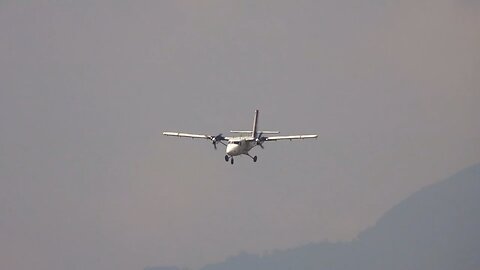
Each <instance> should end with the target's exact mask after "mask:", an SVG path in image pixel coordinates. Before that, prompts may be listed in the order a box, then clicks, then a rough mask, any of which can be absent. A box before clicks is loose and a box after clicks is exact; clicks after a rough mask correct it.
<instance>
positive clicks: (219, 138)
mask: <svg viewBox="0 0 480 270" xmlns="http://www.w3.org/2000/svg"><path fill="white" fill-rule="evenodd" d="M210 140H212V144H213V148H215V150H217V142H219V143H221V144H223V145H225V144H224V143H223V142H222V140H225V137H223V135H222V133H220V134H218V135H217V136H210Z"/></svg>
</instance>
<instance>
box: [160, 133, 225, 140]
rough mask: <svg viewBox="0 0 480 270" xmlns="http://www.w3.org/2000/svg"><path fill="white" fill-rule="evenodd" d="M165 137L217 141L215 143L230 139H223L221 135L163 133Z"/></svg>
mask: <svg viewBox="0 0 480 270" xmlns="http://www.w3.org/2000/svg"><path fill="white" fill-rule="evenodd" d="M163 135H165V136H174V137H186V138H192V139H207V140H213V139H215V141H228V140H229V137H223V136H222V134H219V135H217V136H210V135H204V134H190V133H181V132H163Z"/></svg>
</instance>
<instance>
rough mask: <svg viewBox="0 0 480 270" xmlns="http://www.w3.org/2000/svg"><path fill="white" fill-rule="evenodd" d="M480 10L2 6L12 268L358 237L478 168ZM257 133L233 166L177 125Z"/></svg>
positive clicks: (185, 260) (129, 264)
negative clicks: (411, 199) (415, 197)
mask: <svg viewBox="0 0 480 270" xmlns="http://www.w3.org/2000/svg"><path fill="white" fill-rule="evenodd" d="M479 25H480V5H479V4H478V2H477V1H469V0H435V1H434V0H420V1H418V0H416V1H413V0H406V1H379V0H367V1H361V3H360V2H359V1H353V0H346V1H333V0H332V1H313V2H310V1H295V2H293V1H241V2H229V1H130V2H129V3H126V2H121V3H119V1H78V2H77V1H21V2H20V1H2V2H1V3H0V33H1V35H0V268H2V269H52V270H60V269H102V270H108V269H112V270H113V269H116V270H123V269H125V270H126V269H143V268H144V267H147V266H157V265H178V266H180V267H188V268H191V269H197V268H200V267H201V266H203V265H205V264H207V263H213V262H218V261H221V260H224V259H225V258H227V257H228V256H232V255H235V254H238V253H239V252H241V251H248V252H252V253H262V252H266V251H271V250H274V249H285V248H291V247H295V246H299V245H302V244H306V243H309V242H317V241H322V240H329V241H348V240H351V239H353V238H355V237H356V236H357V234H358V233H359V232H360V231H362V230H364V229H365V228H367V227H369V226H372V225H373V224H375V222H376V220H377V219H378V218H379V217H380V215H382V213H384V212H385V211H387V210H388V209H390V208H391V207H392V206H393V205H395V204H396V203H398V202H399V201H400V200H402V199H404V198H405V197H407V196H408V195H410V194H412V193H413V192H415V191H417V190H419V189H420V188H421V187H423V186H426V185H429V184H432V183H434V182H436V181H440V180H442V179H445V178H446V177H448V176H450V175H452V174H453V173H455V172H457V171H459V170H461V169H463V168H465V167H467V166H469V165H471V164H474V163H478V162H479V161H480V144H479V143H478V142H479V141H480V121H479V120H478V116H479V115H480V106H478V104H479V101H480V90H479V86H480V50H479V48H480V31H479ZM257 108H258V109H260V118H259V127H260V129H266V130H280V131H281V132H282V134H295V133H306V134H309V133H318V134H319V138H318V140H313V141H300V142H291V143H290V142H275V143H274V142H272V143H268V144H265V150H262V149H260V148H258V149H254V153H255V154H256V155H258V156H259V161H258V162H257V163H255V164H254V163H253V162H252V161H251V160H250V159H249V158H248V157H247V158H241V157H240V158H238V159H236V161H235V165H234V166H231V165H230V164H227V163H226V162H225V161H224V160H223V155H224V152H223V150H224V149H223V148H222V147H219V150H217V151H214V150H213V147H212V145H211V144H209V143H208V142H204V141H193V140H185V139H183V140H182V139H176V138H167V137H163V136H162V135H161V132H162V131H165V130H173V131H175V130H178V131H185V132H196V133H208V134H218V133H219V132H223V133H224V134H225V133H226V132H228V131H229V130H231V129H248V128H250V126H251V121H252V117H253V110H254V109H257Z"/></svg>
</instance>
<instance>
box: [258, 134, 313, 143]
mask: <svg viewBox="0 0 480 270" xmlns="http://www.w3.org/2000/svg"><path fill="white" fill-rule="evenodd" d="M317 137H318V135H291V136H270V137H262V141H266V142H270V141H280V140H290V141H291V140H300V139H315V138H317Z"/></svg>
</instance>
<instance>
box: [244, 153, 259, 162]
mask: <svg viewBox="0 0 480 270" xmlns="http://www.w3.org/2000/svg"><path fill="white" fill-rule="evenodd" d="M245 155H247V156H249V157H250V158H251V159H253V162H257V156H254V157H252V156H251V155H250V154H248V153H247V154H245Z"/></svg>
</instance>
